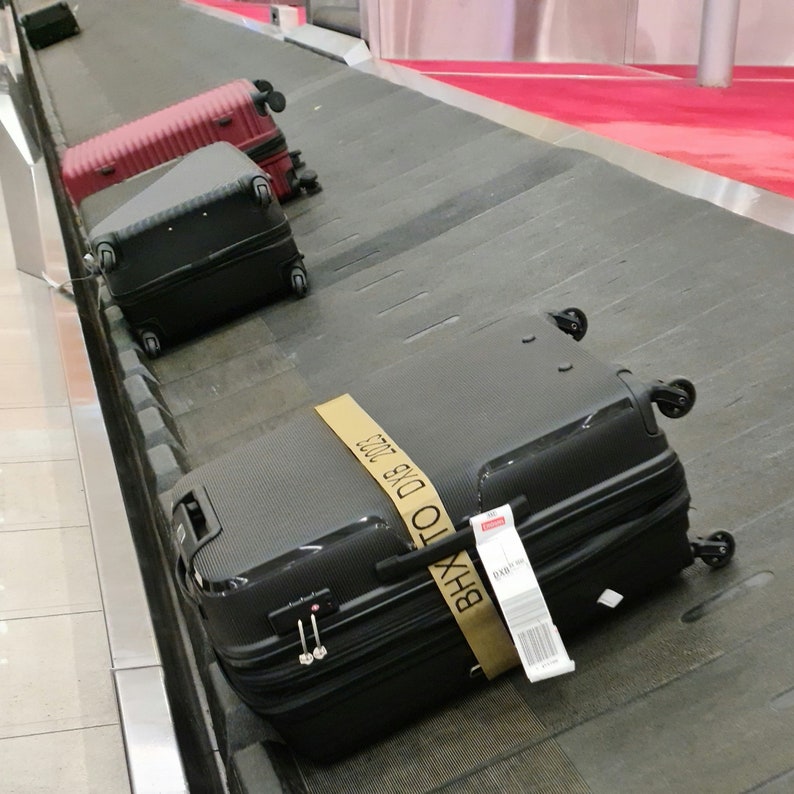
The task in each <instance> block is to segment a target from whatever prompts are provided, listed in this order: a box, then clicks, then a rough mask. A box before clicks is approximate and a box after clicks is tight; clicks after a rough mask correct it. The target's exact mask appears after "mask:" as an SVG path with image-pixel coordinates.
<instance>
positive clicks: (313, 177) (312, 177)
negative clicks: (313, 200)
mask: <svg viewBox="0 0 794 794" xmlns="http://www.w3.org/2000/svg"><path fill="white" fill-rule="evenodd" d="M317 179H318V177H317V172H316V171H312V170H311V169H309V168H307V169H306V170H305V171H304V172H303V173H302V174H301V175H300V177H299V178H298V187H299V188H302V189H303V190H305V191H306V192H307V193H308V194H309V195H310V196H313V195H314V194H315V193H319V192H320V191H321V190H322V189H323V188H322V186H321V185H320V183H319V182H318V181H317Z"/></svg>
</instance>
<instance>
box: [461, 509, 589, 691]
mask: <svg viewBox="0 0 794 794" xmlns="http://www.w3.org/2000/svg"><path fill="white" fill-rule="evenodd" d="M470 523H471V527H472V529H473V531H474V539H475V542H476V544H477V553H478V554H479V555H480V560H481V561H482V564H483V566H484V567H485V570H486V572H487V573H488V578H489V579H490V580H491V584H492V585H493V589H494V595H495V596H496V600H497V601H498V602H499V606H500V607H501V609H502V614H503V615H504V617H505V620H506V622H507V628H508V630H509V631H510V635H511V637H512V638H513V642H514V643H515V646H516V649H517V650H518V655H519V657H520V658H521V664H522V665H523V667H524V672H525V673H526V675H527V678H529V680H530V681H532V682H533V683H535V682H536V681H543V680H544V679H546V678H552V677H554V676H557V675H563V674H564V673H571V672H573V670H574V669H575V667H576V665H575V663H574V662H572V661H571V659H570V658H569V657H568V653H567V651H566V650H565V646H564V645H563V643H562V639H561V637H560V634H559V632H558V631H557V627H556V626H555V625H554V622H553V621H552V619H551V614H550V613H549V609H548V607H547V606H546V601H545V599H544V598H543V593H542V592H541V590H540V586H539V585H538V580H537V577H536V576H535V572H534V570H533V569H532V565H531V564H530V562H529V559H528V557H527V553H526V550H525V549H524V544H523V543H522V542H521V538H519V536H518V532H517V531H516V527H515V522H514V520H513V511H512V510H511V509H510V506H509V505H503V506H502V507H498V508H496V509H495V510H489V511H488V512H487V513H482V514H480V515H478V516H474V518H472V519H471V520H470Z"/></svg>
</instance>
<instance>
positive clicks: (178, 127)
mask: <svg viewBox="0 0 794 794" xmlns="http://www.w3.org/2000/svg"><path fill="white" fill-rule="evenodd" d="M256 93H257V89H256V86H255V85H254V84H253V83H252V82H251V81H250V80H244V79H239V80H234V81H233V82H231V83H227V84H225V85H222V86H219V87H218V88H213V89H212V90H210V91H206V92H204V93H202V94H198V95H197V96H194V97H191V98H190V99H186V100H184V101H182V102H177V103H176V104H174V105H171V106H170V107H167V108H164V109H163V110H158V111H156V112H154V113H150V114H149V115H148V116H143V117H142V118H139V119H136V120H135V121H131V122H129V123H128V124H124V125H122V126H121V127H116V129H113V130H110V131H109V132H105V133H102V134H101V135H97V136H96V137H94V138H90V139H89V140H87V141H83V142H82V143H79V144H76V145H75V146H72V147H70V148H68V149H67V150H66V151H65V152H64V154H63V159H62V162H61V175H62V178H63V182H64V185H65V187H66V191H67V192H68V194H69V196H70V197H71V199H72V201H74V203H75V204H80V202H81V201H82V200H83V199H84V198H86V196H90V195H92V194H93V193H96V192H98V191H100V190H102V189H103V188H106V187H109V186H110V185H114V184H116V183H118V182H121V181H122V180H124V179H128V178H129V177H131V176H134V175H135V174H139V173H141V172H143V171H148V170H149V169H150V168H154V167H155V166H158V165H161V164H162V163H166V162H168V161H170V160H173V159H175V158H177V157H181V156H182V155H185V154H188V153H189V152H192V151H194V150H195V149H198V148H200V147H202V146H208V145H209V144H211V143H216V142H218V141H227V142H228V143H231V144H233V145H234V146H236V147H237V148H238V149H241V150H242V151H244V152H245V153H246V154H249V156H251V159H253V160H254V161H255V162H256V163H257V164H258V165H259V166H260V167H262V168H263V169H264V170H265V171H267V172H268V174H270V176H271V178H272V180H273V189H274V190H275V192H276V195H277V196H278V198H279V200H280V201H284V200H285V199H288V198H290V197H292V196H293V195H295V194H296V193H297V191H298V187H297V177H296V175H295V169H294V166H293V162H292V158H291V157H290V155H289V152H288V151H287V144H286V140H285V139H284V135H283V133H282V132H281V130H280V129H279V128H278V126H277V125H276V123H275V122H274V121H273V119H272V117H271V116H270V115H269V114H268V113H267V111H266V110H265V111H264V112H263V113H261V114H260V113H259V111H258V110H257V107H256V106H255V105H254V103H253V101H252V96H253V95H254V94H256Z"/></svg>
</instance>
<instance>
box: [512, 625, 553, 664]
mask: <svg viewBox="0 0 794 794" xmlns="http://www.w3.org/2000/svg"><path fill="white" fill-rule="evenodd" d="M516 637H517V638H518V641H519V642H520V643H521V650H522V651H523V652H524V656H526V657H527V660H528V661H529V663H530V664H532V665H535V664H543V662H548V661H551V660H552V659H555V658H556V657H557V649H556V648H555V647H554V635H553V634H552V631H551V628H550V627H549V625H548V624H547V623H538V625H537V626H530V627H529V628H527V629H524V630H520V629H519V630H518V631H517V632H516Z"/></svg>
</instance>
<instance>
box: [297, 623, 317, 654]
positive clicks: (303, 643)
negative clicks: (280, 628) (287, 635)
mask: <svg viewBox="0 0 794 794" xmlns="http://www.w3.org/2000/svg"><path fill="white" fill-rule="evenodd" d="M298 633H299V634H300V635H301V645H302V646H303V653H302V654H301V655H300V656H298V661H299V662H300V663H301V664H311V663H312V662H313V661H314V656H312V655H311V654H310V653H309V649H308V648H307V647H306V635H305V634H304V633H303V621H302V620H299V621H298Z"/></svg>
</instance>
